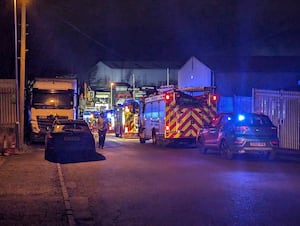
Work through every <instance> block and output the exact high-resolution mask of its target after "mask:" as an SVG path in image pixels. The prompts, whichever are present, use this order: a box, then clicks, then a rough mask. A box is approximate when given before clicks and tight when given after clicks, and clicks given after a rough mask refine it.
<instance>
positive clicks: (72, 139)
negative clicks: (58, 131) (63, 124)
mask: <svg viewBox="0 0 300 226" xmlns="http://www.w3.org/2000/svg"><path fill="white" fill-rule="evenodd" d="M64 141H80V137H64Z"/></svg>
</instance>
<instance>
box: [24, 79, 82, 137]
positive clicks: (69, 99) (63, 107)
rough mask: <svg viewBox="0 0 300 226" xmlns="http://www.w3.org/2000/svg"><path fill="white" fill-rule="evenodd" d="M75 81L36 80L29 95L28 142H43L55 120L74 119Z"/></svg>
mask: <svg viewBox="0 0 300 226" xmlns="http://www.w3.org/2000/svg"><path fill="white" fill-rule="evenodd" d="M77 83H78V81H77V79H69V78H36V79H35V81H34V84H33V87H32V91H31V95H30V110H29V114H28V118H29V124H30V130H31V131H30V142H44V140H45V134H46V129H47V127H49V126H51V125H52V123H53V121H54V120H55V119H56V118H61V119H76V118H77V99H78V93H77V91H78V88H77V86H78V85H77Z"/></svg>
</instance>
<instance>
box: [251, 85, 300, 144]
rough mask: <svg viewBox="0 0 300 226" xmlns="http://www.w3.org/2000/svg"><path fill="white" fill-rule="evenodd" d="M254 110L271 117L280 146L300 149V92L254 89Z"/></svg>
mask: <svg viewBox="0 0 300 226" xmlns="http://www.w3.org/2000/svg"><path fill="white" fill-rule="evenodd" d="M253 98H254V100H253V111H254V112H262V113H264V114H266V115H268V116H269V117H270V119H271V120H272V122H273V123H274V125H276V126H277V128H278V137H279V140H280V147H282V148H287V149H295V150H300V92H293V91H275V90H259V89H253Z"/></svg>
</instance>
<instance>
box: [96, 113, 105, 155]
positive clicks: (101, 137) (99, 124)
mask: <svg viewBox="0 0 300 226" xmlns="http://www.w3.org/2000/svg"><path fill="white" fill-rule="evenodd" d="M97 129H98V135H99V146H98V147H99V148H102V149H103V147H104V142H105V137H106V132H107V129H108V121H107V119H106V118H105V117H104V113H103V112H101V113H100V117H99V118H98V121H97Z"/></svg>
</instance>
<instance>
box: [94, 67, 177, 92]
mask: <svg viewBox="0 0 300 226" xmlns="http://www.w3.org/2000/svg"><path fill="white" fill-rule="evenodd" d="M90 74H91V76H90V84H91V85H92V86H97V87H103V88H105V87H106V88H109V86H110V83H111V82H126V83H129V84H130V85H132V84H133V74H134V79H135V86H136V87H139V86H151V85H156V86H160V85H166V84H167V69H160V68H154V69H139V68H133V69H129V68H110V67H108V66H107V65H105V64H104V63H103V62H99V63H98V64H97V65H96V67H94V69H93V70H92V71H91V73H90ZM177 74H178V70H177V69H170V70H169V81H170V83H171V84H173V85H177ZM174 83H176V84H174Z"/></svg>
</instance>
